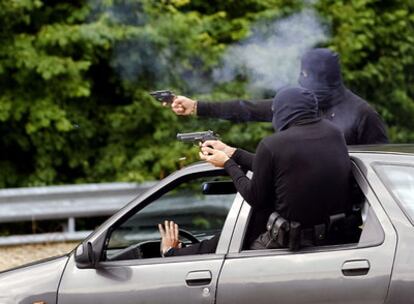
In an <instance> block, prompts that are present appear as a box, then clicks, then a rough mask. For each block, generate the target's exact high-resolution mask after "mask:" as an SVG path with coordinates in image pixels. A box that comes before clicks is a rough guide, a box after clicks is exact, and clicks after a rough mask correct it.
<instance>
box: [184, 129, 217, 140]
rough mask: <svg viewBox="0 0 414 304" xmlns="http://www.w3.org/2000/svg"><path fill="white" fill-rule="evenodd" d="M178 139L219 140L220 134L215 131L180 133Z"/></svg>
mask: <svg viewBox="0 0 414 304" xmlns="http://www.w3.org/2000/svg"><path fill="white" fill-rule="evenodd" d="M177 139H178V140H179V141H182V142H202V143H203V142H205V141H206V140H217V139H219V136H218V135H217V134H215V133H214V132H213V131H211V130H208V131H202V132H191V133H178V134H177Z"/></svg>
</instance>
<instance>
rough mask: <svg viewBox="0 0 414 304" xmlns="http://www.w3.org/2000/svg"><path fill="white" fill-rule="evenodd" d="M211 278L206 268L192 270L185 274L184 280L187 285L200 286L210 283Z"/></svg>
mask: <svg viewBox="0 0 414 304" xmlns="http://www.w3.org/2000/svg"><path fill="white" fill-rule="evenodd" d="M211 278H212V276H211V272H210V271H208V270H204V271H192V272H189V273H188V274H187V277H186V278H185V281H186V283H187V285H188V286H200V285H208V284H210V282H211Z"/></svg>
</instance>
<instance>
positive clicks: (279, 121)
mask: <svg viewBox="0 0 414 304" xmlns="http://www.w3.org/2000/svg"><path fill="white" fill-rule="evenodd" d="M272 110H273V120H272V124H273V128H274V129H275V131H283V130H286V129H287V128H288V127H289V126H291V125H293V124H296V123H299V122H301V121H307V120H312V119H316V118H318V117H319V114H318V113H319V111H318V100H317V99H316V97H315V95H314V94H313V92H312V91H310V90H307V89H304V88H300V87H286V88H283V89H281V90H279V92H278V93H277V94H276V96H275V98H274V99H273V103H272Z"/></svg>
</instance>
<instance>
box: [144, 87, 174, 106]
mask: <svg viewBox="0 0 414 304" xmlns="http://www.w3.org/2000/svg"><path fill="white" fill-rule="evenodd" d="M149 94H150V95H151V96H152V97H154V98H155V99H156V100H158V101H159V102H165V103H168V104H171V103H172V102H173V101H174V98H175V94H174V93H173V92H172V91H170V90H161V91H153V92H150V93H149Z"/></svg>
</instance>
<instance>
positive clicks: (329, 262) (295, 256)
mask: <svg viewBox="0 0 414 304" xmlns="http://www.w3.org/2000/svg"><path fill="white" fill-rule="evenodd" d="M364 172H367V173H366V174H367V175H368V179H369V175H370V174H373V173H372V171H371V169H369V168H364ZM354 173H355V175H356V178H357V180H358V183H359V185H360V186H361V188H362V190H363V192H364V195H365V197H366V202H365V204H364V206H365V207H364V217H363V218H364V224H363V229H362V233H361V236H360V240H359V243H358V244H343V245H335V246H320V247H314V248H308V249H302V250H300V251H298V252H289V251H288V250H286V249H271V250H241V248H242V245H241V244H242V241H243V235H244V233H245V227H246V225H247V222H248V217H249V214H250V207H249V206H248V204H246V203H244V204H243V207H242V210H241V213H240V216H239V221H238V223H237V225H236V230H235V233H234V237H233V239H232V242H231V245H230V249H229V254H228V256H227V257H226V260H225V262H224V264H223V269H222V272H221V275H220V278H219V283H218V291H217V303H218V304H221V303H255V304H262V303H263V304H264V303H286V304H287V303H292V304H293V303H295V304H302V303H344V304H345V303H346V304H349V303H366V304H367V303H371V304H378V303H384V300H385V298H386V295H387V291H388V286H389V283H390V276H391V272H392V265H393V258H394V253H395V248H396V234H395V231H394V229H393V227H392V225H391V223H390V221H389V219H388V217H387V216H386V214H385V212H384V210H383V209H382V207H381V205H380V204H379V202H378V201H377V198H376V196H375V195H374V193H373V192H372V190H371V188H370V187H369V185H368V183H367V181H366V179H365V177H364V176H363V175H362V173H361V172H360V171H359V170H358V169H357V168H356V167H354Z"/></svg>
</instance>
